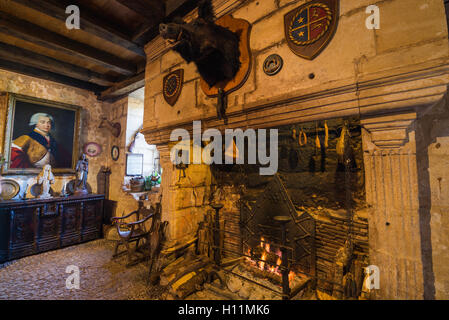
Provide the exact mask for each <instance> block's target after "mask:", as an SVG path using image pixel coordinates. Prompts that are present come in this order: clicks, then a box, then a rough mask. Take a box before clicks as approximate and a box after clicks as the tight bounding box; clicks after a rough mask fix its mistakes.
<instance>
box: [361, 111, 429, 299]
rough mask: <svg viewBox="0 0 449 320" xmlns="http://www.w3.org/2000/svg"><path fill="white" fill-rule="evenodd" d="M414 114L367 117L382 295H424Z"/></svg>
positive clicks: (373, 241)
mask: <svg viewBox="0 0 449 320" xmlns="http://www.w3.org/2000/svg"><path fill="white" fill-rule="evenodd" d="M415 119H416V114H415V113H414V112H409V113H403V114H396V115H387V116H376V117H371V118H364V119H363V120H362V121H361V124H362V126H363V149H364V161H365V175H366V198H367V202H368V203H369V204H370V205H371V206H372V210H371V214H370V217H369V243H370V264H372V265H376V266H378V267H379V269H380V289H379V290H374V292H375V294H374V296H375V297H376V298H377V299H423V296H424V284H423V262H422V250H421V236H420V219H419V192H418V174H417V173H418V172H417V163H416V141H415Z"/></svg>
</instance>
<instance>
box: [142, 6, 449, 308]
mask: <svg viewBox="0 0 449 320" xmlns="http://www.w3.org/2000/svg"><path fill="white" fill-rule="evenodd" d="M413 1H415V0H413ZM213 3H214V8H215V11H216V14H217V16H218V17H220V16H223V15H226V14H232V15H233V16H234V17H236V18H244V19H247V20H248V21H249V22H250V23H251V24H252V31H251V50H252V55H253V58H252V59H253V63H252V69H251V73H250V75H249V77H248V79H247V81H246V82H245V84H244V85H243V86H242V87H241V88H240V89H239V90H237V91H235V92H233V93H231V94H229V96H228V99H227V100H228V107H227V110H226V114H227V118H226V121H224V120H218V119H217V115H216V107H215V106H216V104H217V99H216V98H213V97H212V98H210V97H207V96H206V95H205V94H204V93H203V91H202V89H201V87H200V85H199V75H198V73H197V72H196V69H195V66H194V65H193V64H186V63H185V62H184V61H183V60H182V58H181V57H180V56H178V55H177V54H176V53H174V52H172V51H170V50H169V48H168V46H167V45H166V43H165V42H164V41H163V40H162V39H161V38H156V39H155V40H153V41H152V42H150V43H149V44H148V45H147V47H146V52H147V68H146V90H145V114H144V129H143V131H142V132H143V133H144V134H145V137H146V140H147V141H148V143H150V144H155V145H157V147H158V151H159V152H160V158H161V166H162V168H163V177H162V186H161V190H162V215H163V219H164V220H167V221H169V226H168V229H169V232H168V242H167V247H168V248H171V249H173V250H176V248H179V247H182V246H184V245H185V244H186V243H192V241H195V239H196V237H197V233H198V226H199V224H200V222H202V221H203V220H204V217H205V215H206V214H207V213H208V212H210V211H213V209H212V208H211V206H210V205H211V204H213V203H217V202H220V203H222V204H224V207H223V208H222V209H221V210H220V218H221V219H220V221H219V222H220V223H219V230H221V234H222V236H221V247H222V249H223V250H222V255H223V258H226V259H231V258H238V257H243V258H247V259H248V260H252V261H248V265H251V263H252V264H255V269H259V270H260V269H261V261H259V260H262V261H264V259H261V258H262V256H263V255H265V264H264V265H263V267H262V269H263V271H264V272H267V268H268V272H270V271H272V270H271V268H272V267H274V268H275V269H276V267H279V266H280V265H281V264H282V262H281V263H280V264H278V263H277V260H278V258H280V260H281V261H282V258H283V257H284V255H283V254H280V253H279V251H281V248H282V246H279V245H278V246H276V245H273V244H271V242H272V243H277V242H279V241H280V240H282V239H281V236H279V237H278V238H276V237H275V236H274V234H275V233H276V232H279V231H281V230H279V228H281V227H280V226H279V225H278V226H276V228H278V229H276V228H274V229H273V230H272V231H267V230H262V231H261V230H260V228H259V231H260V233H264V234H265V236H266V237H262V236H261V235H260V234H257V232H254V234H253V236H254V237H253V238H251V239H250V238H247V234H245V232H244V231H242V229H243V230H244V229H245V228H246V227H248V229H249V230H250V231H251V232H252V231H254V226H252V225H251V223H250V222H248V219H247V218H248V216H251V214H254V212H256V213H257V214H262V218H260V219H261V220H260V221H259V218H258V220H257V223H256V224H257V225H265V224H267V223H269V221H268V220H267V219H271V220H272V221H273V223H272V225H273V226H275V221H276V220H275V218H276V217H277V216H279V215H280V216H286V215H290V218H292V219H293V221H291V222H288V223H291V224H295V220H298V221H301V220H302V218H307V219H309V218H310V221H311V222H313V223H311V224H313V228H312V227H311V226H308V227H309V229H308V228H304V229H305V230H306V231H308V232H305V233H303V234H302V235H301V234H299V233H298V234H297V235H295V236H294V237H296V238H301V236H305V237H309V238H310V241H309V243H308V245H310V247H307V248H309V249H311V251H310V252H311V253H310V254H308V255H306V258H302V257H301V258H300V255H299V253H298V255H297V256H296V258H297V259H296V260H295V259H294V254H293V253H292V257H291V259H292V261H293V262H294V263H293V265H294V264H297V265H296V267H297V270H296V271H295V272H297V273H298V274H299V273H302V274H304V275H305V276H306V277H310V278H311V279H312V278H313V279H314V280H316V281H315V285H316V288H317V289H319V290H320V291H321V292H324V293H326V294H328V295H330V296H332V297H334V298H343V297H344V296H345V293H344V292H343V291H344V289H343V288H340V289H336V286H335V279H338V278H339V277H340V278H343V276H344V275H345V274H347V273H348V269H350V270H352V272H351V273H352V275H353V276H354V277H355V278H356V279H355V280H354V282H355V283H356V285H357V291H360V289H361V281H362V280H363V276H364V275H363V268H364V267H366V266H368V265H374V266H377V267H378V268H379V270H380V279H381V280H380V283H381V285H380V287H379V289H375V290H372V291H371V292H370V298H377V299H423V298H429V299H431V298H435V297H436V296H438V297H445V296H446V297H447V295H446V294H447V293H444V292H445V290H444V289H441V288H443V287H445V286H447V285H448V283H449V281H448V280H447V279H446V278H445V276H443V275H440V274H435V272H434V271H433V270H436V269H438V268H442V263H443V262H442V261H440V260H435V258H433V253H432V243H431V242H432V241H440V240H435V234H432V235H431V233H430V222H429V220H430V218H429V212H428V211H427V210H430V208H429V205H428V201H429V200H428V199H427V198H425V196H424V194H425V193H423V191H422V190H423V189H426V188H430V187H429V186H426V185H425V183H426V181H424V180H423V179H422V177H423V173H422V172H421V171H422V169H420V167H419V165H418V164H419V163H422V162H421V160H420V154H419V152H420V150H421V149H420V148H421V146H422V145H423V142H422V138H421V137H423V136H425V132H424V130H423V128H424V127H423V126H422V125H421V121H422V120H421V119H424V118H425V117H429V116H430V115H431V114H433V112H434V109H435V108H436V106H440V105H446V104H447V103H446V98H445V95H446V92H447V84H448V83H449V78H448V76H447V71H448V70H447V58H448V55H447V34H444V35H440V36H434V35H435V34H436V32H431V31H432V30H433V29H432V28H434V27H433V23H435V21H438V23H440V22H441V23H445V17H444V10H442V9H443V4H442V3H441V4H439V5H437V4H432V5H430V4H429V5H428V7H426V8H425V10H424V9H423V10H424V11H423V12H421V15H420V16H419V19H418V17H417V16H416V15H417V13H415V12H412V11H410V8H411V7H413V6H410V4H404V3H403V2H401V1H399V0H395V1H390V2H386V3H381V4H379V5H380V6H381V8H380V9H381V10H385V12H391V10H393V11H394V12H396V13H398V12H403V16H402V15H401V19H405V20H407V23H408V25H410V26H416V28H417V29H418V28H421V27H420V26H419V24H416V21H424V22H423V23H425V22H426V21H429V23H428V24H425V25H426V28H428V29H429V32H426V33H425V32H419V33H416V34H419V36H420V37H424V38H423V39H416V38H413V39H412V38H411V37H410V34H414V32H413V30H401V29H399V28H396V27H393V26H394V25H395V24H394V23H393V22H391V25H390V26H389V27H387V26H388V23H387V22H388V20H389V19H392V21H393V20H395V19H397V17H396V16H395V17H389V16H387V14H386V16H385V20H386V21H385V24H384V26H385V27H383V28H382V29H380V30H376V31H375V32H373V31H372V30H371V31H368V30H365V31H366V32H365V31H364V32H360V29H359V28H355V27H354V26H356V25H357V24H359V23H360V24H363V21H364V20H365V18H366V16H365V7H363V6H361V5H360V4H356V3H355V2H353V1H341V8H340V22H339V27H338V29H337V32H336V34H335V37H334V39H333V40H332V42H331V43H330V44H329V46H328V48H326V50H324V51H323V53H322V54H321V55H320V56H319V57H318V58H316V59H315V60H313V61H307V60H303V59H300V58H298V57H297V56H296V55H294V54H293V53H292V52H291V51H290V50H289V48H288V46H287V44H286V42H285V39H284V34H283V16H284V14H285V13H287V12H288V11H290V10H292V9H293V8H295V7H296V6H298V5H299V4H303V3H304V1H274V0H273V1H263V3H262V2H261V1H244V2H241V1H235V0H216V1H213ZM418 5H419V1H418V0H416V6H418ZM440 7H441V8H440ZM195 15H196V12H192V13H191V15H190V16H188V17H186V19H187V20H189V19H192V18H193V17H194V16H195ZM436 17H439V19H436ZM440 20H441V21H440ZM430 21H432V23H430ZM360 28H362V27H360ZM435 28H437V27H435ZM438 28H439V27H438ZM426 30H427V29H426ZM438 30H439V29H438ZM392 38H394V39H396V40H397V39H402V40H401V41H394V42H392V41H390V40H389V39H392ZM354 39H359V41H356V42H354ZM441 48H445V50H441ZM428 52H434V54H433V56H432V57H429V54H428ZM273 53H277V54H279V55H281V56H282V58H283V59H284V69H282V71H281V72H280V73H279V74H278V75H276V76H274V77H268V76H266V75H265V74H264V73H263V72H262V64H263V61H264V60H265V58H266V57H267V56H269V55H270V54H273ZM177 68H183V69H184V85H183V89H182V92H181V95H180V97H179V101H178V102H177V103H176V105H175V106H173V107H171V106H169V105H168V104H167V103H166V102H165V101H164V99H163V96H162V79H163V78H164V76H166V75H167V74H168V73H169V72H171V71H173V70H175V69H177ZM312 74H313V77H312V76H311V75H312ZM195 120H201V121H202V127H203V130H206V129H210V128H216V129H218V130H220V131H221V132H224V130H225V129H237V128H240V129H242V130H246V129H261V128H277V129H279V174H278V175H277V176H276V177H273V176H271V177H262V176H260V175H258V173H257V171H254V170H253V169H252V168H250V167H246V166H232V167H230V168H224V167H221V168H219V167H214V166H209V165H207V164H190V165H189V166H188V167H187V168H186V169H185V170H184V172H185V177H184V174H183V171H182V170H179V169H177V168H176V166H175V165H173V163H172V162H171V161H170V146H172V143H171V142H170V134H171V132H172V131H173V130H174V129H178V128H182V129H185V130H187V131H188V132H189V133H190V134H192V130H193V129H192V123H193V121H195ZM325 122H326V124H327V126H328V129H329V145H328V146H326V148H325V150H326V151H327V153H326V154H325V155H323V153H322V152H321V151H322V150H323V148H317V141H316V140H317V139H318V140H319V144H320V146H321V145H323V144H324V140H323V130H324V129H323V128H324V127H325ZM345 122H346V123H348V126H349V128H351V129H350V131H351V143H352V149H353V150H354V155H353V161H354V166H353V167H351V168H349V169H348V168H346V171H345V168H344V166H343V167H341V163H339V160H338V154H337V151H336V150H337V146H336V143H337V141H338V138H339V137H340V135H341V131H340V130H341V128H342V127H343V126H344V125H345ZM293 129H294V130H296V137H295V139H293V138H292V134H293ZM301 131H304V132H305V133H306V135H307V137H308V142H307V146H308V147H306V149H304V148H302V146H295V148H296V149H297V151H301V152H300V153H299V154H295V152H294V151H291V150H294V148H293V143H296V144H298V134H299V133H300V132H301ZM332 135H333V136H332ZM317 137H318V138H317ZM426 141H427V140H426ZM426 143H427V145H428V144H429V143H430V142H426ZM424 144H425V143H424ZM427 145H426V144H425V146H427ZM301 148H302V149H301ZM307 148H308V149H307ZM316 151H318V152H316ZM301 157H304V159H302V158H301ZM323 157H325V159H324V160H323ZM295 164H296V167H295ZM348 172H349V174H348ZM276 183H277V184H278V185H277V186H276V188H277V189H276V190H277V191H276V192H277V193H278V194H280V195H284V196H285V197H286V199H284V200H285V202H284V204H285V209H283V208H279V215H278V214H277V213H276V212H274V211H275V209H276V207H275V206H273V203H271V204H269V205H267V208H268V209H266V210H265V211H264V210H259V211H257V210H255V209H254V205H255V204H257V203H258V202H259V203H263V201H264V198H267V197H269V196H270V195H272V194H273V188H274V187H273V185H276ZM348 185H349V191H348V190H347V186H348ZM270 190H271V191H270ZM279 190H284V191H282V192H280V191H279ZM276 192H275V193H276ZM260 211H261V212H262V213H261V212H260ZM263 212H265V215H263ZM267 212H268V213H269V214H268V213H267ZM264 219H265V220H264ZM242 221H243V226H242ZM267 221H268V222H267ZM293 228H294V226H293V225H290V226H288V227H287V229H289V230H288V231H289V233H291V232H293ZM299 229H300V228H299ZM275 230H277V231H275ZM312 230H313V233H312ZM247 231H248V230H247ZM303 231H304V230H303ZM226 233H229V234H230V233H233V234H234V235H233V236H226ZM248 233H249V232H248ZM278 234H281V233H280V232H279V233H278ZM292 234H294V233H292ZM262 238H263V239H262ZM348 238H349V239H351V240H352V250H353V252H354V258H353V259H352V262H351V263H350V264H348V265H346V268H336V266H341V265H344V263H343V264H342V263H340V262H341V261H339V260H338V259H337V258H338V257H340V258H341V254H342V253H344V252H345V248H346V247H345V243H346V241H347V239H348ZM432 239H433V240H432ZM438 239H439V238H438ZM441 241H443V242H444V240H441ZM268 242H270V243H269V244H270V248H269V249H270V250H267V249H268V248H267V246H266V245H267V244H268ZM289 245H290V246H292V241H290V244H289ZM299 247H301V246H300V245H297V248H299ZM305 247H306V246H305ZM248 250H249V251H248ZM293 251H294V250H293ZM245 256H246V257H245ZM267 256H270V258H269V259H271V260H270V262H271V264H272V265H273V264H274V266H271V267H266V265H267V264H268V257H267ZM343 256H344V255H343ZM342 259H343V258H342ZM343 260H344V259H343ZM433 260H435V261H438V262H433ZM279 269H280V268H278V270H279ZM343 269H344V270H343ZM339 270H342V271H339ZM261 271H262V270H261ZM339 272H340V273H341V274H339ZM272 274H273V275H274V276H279V274H280V277H281V278H282V272H281V273H279V274H278V271H276V270H275V272H272ZM359 293H360V292H358V294H359Z"/></svg>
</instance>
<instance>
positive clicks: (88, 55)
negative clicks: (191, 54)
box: [0, 12, 137, 75]
mask: <svg viewBox="0 0 449 320" xmlns="http://www.w3.org/2000/svg"><path fill="white" fill-rule="evenodd" d="M0 32H2V33H5V34H8V35H10V36H13V37H16V38H19V39H22V40H25V41H28V42H31V43H34V44H37V45H39V46H42V47H45V48H49V49H52V50H56V51H58V52H62V53H65V54H68V55H71V56H75V57H78V58H82V59H88V60H89V61H91V62H94V63H96V64H98V65H101V66H103V67H105V68H108V69H110V70H113V71H115V72H118V73H121V74H124V75H133V74H135V73H136V72H137V68H136V66H135V65H134V64H132V63H130V62H128V61H126V60H123V59H121V58H119V57H116V56H113V55H111V54H110V53H108V52H104V51H101V50H98V49H96V48H93V47H91V46H88V45H86V44H84V43H80V42H77V41H74V40H72V39H69V38H67V37H64V36H62V35H60V34H58V33H54V32H51V31H49V30H46V29H44V28H41V27H39V26H37V25H35V24H32V23H30V22H28V21H25V20H21V19H19V18H17V17H13V16H10V15H8V14H6V13H4V12H0Z"/></svg>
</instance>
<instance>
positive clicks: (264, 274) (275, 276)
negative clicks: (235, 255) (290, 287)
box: [241, 263, 282, 285]
mask: <svg viewBox="0 0 449 320" xmlns="http://www.w3.org/2000/svg"><path fill="white" fill-rule="evenodd" d="M241 266H242V268H243V269H244V270H246V271H248V272H251V273H253V274H254V275H255V276H257V277H260V278H266V279H269V280H271V281H274V282H275V283H276V284H277V285H280V284H281V283H282V277H281V276H280V275H278V274H277V273H273V272H268V271H265V270H260V269H258V268H255V267H252V266H249V265H247V264H245V263H242V264H241Z"/></svg>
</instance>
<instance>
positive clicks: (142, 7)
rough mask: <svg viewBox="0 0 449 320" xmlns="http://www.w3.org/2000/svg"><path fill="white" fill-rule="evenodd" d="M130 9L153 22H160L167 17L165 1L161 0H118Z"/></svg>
mask: <svg viewBox="0 0 449 320" xmlns="http://www.w3.org/2000/svg"><path fill="white" fill-rule="evenodd" d="M116 1H117V2H119V3H120V4H122V5H124V6H125V7H127V8H128V9H130V10H132V11H134V12H135V13H137V14H139V15H141V16H142V17H144V18H146V19H148V20H150V21H151V22H152V23H153V24H155V23H158V22H159V21H160V20H162V19H163V18H164V17H165V3H164V1H161V0H152V1H151V0H116Z"/></svg>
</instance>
